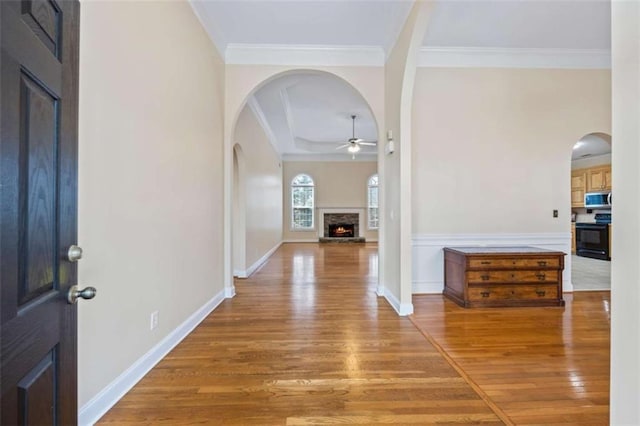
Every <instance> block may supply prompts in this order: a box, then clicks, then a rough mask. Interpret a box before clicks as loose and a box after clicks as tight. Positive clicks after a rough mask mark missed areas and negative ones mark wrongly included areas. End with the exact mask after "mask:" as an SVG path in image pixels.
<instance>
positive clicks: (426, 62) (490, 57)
mask: <svg viewBox="0 0 640 426" xmlns="http://www.w3.org/2000/svg"><path fill="white" fill-rule="evenodd" d="M418 66H419V67H452V68H565V69H611V51H610V50H606V49H532V48H518V49H514V48H485V47H425V46H423V47H422V48H421V49H420V54H419V57H418Z"/></svg>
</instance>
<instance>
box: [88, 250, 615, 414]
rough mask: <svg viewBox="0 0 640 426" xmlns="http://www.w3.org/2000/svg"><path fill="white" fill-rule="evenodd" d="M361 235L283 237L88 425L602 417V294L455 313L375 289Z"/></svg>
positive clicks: (605, 399) (370, 253)
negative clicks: (408, 313)
mask: <svg viewBox="0 0 640 426" xmlns="http://www.w3.org/2000/svg"><path fill="white" fill-rule="evenodd" d="M377 261H378V256H377V246H376V245H375V244H366V245H351V244H322V245H318V244H284V245H283V246H282V247H281V248H280V249H279V250H278V251H277V252H276V253H275V254H274V255H273V256H272V257H271V258H270V259H269V260H268V261H267V263H266V264H265V265H263V266H262V267H261V268H260V269H259V270H258V271H257V272H256V273H255V274H254V275H253V276H252V277H251V278H249V279H247V280H237V281H236V292H237V295H236V297H235V298H233V299H228V300H226V301H225V302H223V303H222V304H221V305H220V306H219V307H218V308H217V309H216V310H215V311H214V312H213V313H212V314H211V315H210V316H209V317H207V319H205V320H204V321H203V323H202V324H201V325H200V326H198V327H197V328H196V330H194V332H193V333H192V334H191V335H189V336H188V337H187V338H186V339H185V340H184V341H183V342H182V343H181V344H180V345H178V346H177V347H176V348H175V349H174V350H173V351H172V352H171V353H170V354H169V355H168V356H167V357H166V358H165V359H164V360H163V361H161V362H160V363H159V364H158V365H157V366H156V367H155V368H154V369H153V370H152V371H151V372H149V374H148V375H147V376H146V377H145V378H144V379H143V380H142V381H140V383H138V385H136V386H135V387H134V388H133V389H132V390H131V391H130V392H129V393H128V394H127V395H126V396H125V397H124V398H123V399H122V400H121V401H120V402H119V403H118V404H117V405H116V406H114V407H113V408H112V409H111V411H109V412H108V413H107V414H106V415H105V416H104V417H103V418H102V419H101V421H100V422H99V423H100V424H117V425H127V424H136V425H137V424H153V425H156V424H180V425H182V424H258V425H285V424H287V425H305V424H335V423H354V424H367V425H370V424H386V423H397V424H423V425H426V424H435V423H438V424H440V423H444V424H447V423H473V424H477V423H482V424H504V423H506V424H580V425H595V424H602V425H604V424H607V423H608V407H609V389H608V388H609V300H610V299H609V293H608V292H597V293H596V292H582V293H576V294H575V295H573V296H572V295H570V294H567V295H565V300H566V301H567V306H566V307H564V308H486V309H463V308H460V307H458V306H457V305H455V304H453V303H452V302H450V301H448V300H445V299H444V298H443V297H442V296H440V295H414V306H415V311H416V314H414V315H413V316H412V317H410V318H402V317H398V316H397V314H396V313H395V311H393V309H392V308H391V307H390V306H389V305H388V303H387V302H386V301H385V300H384V299H383V298H380V297H378V296H377V295H376V294H375V289H376V283H377Z"/></svg>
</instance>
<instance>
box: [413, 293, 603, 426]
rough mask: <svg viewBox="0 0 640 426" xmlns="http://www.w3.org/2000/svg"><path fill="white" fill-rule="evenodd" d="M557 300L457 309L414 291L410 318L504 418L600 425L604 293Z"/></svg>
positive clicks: (454, 305)
mask: <svg viewBox="0 0 640 426" xmlns="http://www.w3.org/2000/svg"><path fill="white" fill-rule="evenodd" d="M564 299H565V300H566V303H567V304H566V307H565V308H564V309H563V308H505V309H495V308H494V309H489V308H485V309H463V308H460V307H459V306H458V305H456V304H455V303H453V302H451V301H449V300H448V299H444V298H443V297H442V296H439V295H414V297H413V303H414V310H415V312H416V313H415V314H414V315H413V316H412V318H411V319H412V321H413V322H414V323H415V324H416V326H418V327H419V328H420V329H421V330H422V331H423V332H424V333H425V335H426V336H427V337H429V338H430V339H432V341H433V342H434V343H435V344H436V345H437V346H439V347H440V348H441V349H442V350H443V351H444V352H445V353H446V356H447V357H449V358H450V359H451V360H452V361H453V363H454V365H456V366H457V367H458V368H459V371H461V372H462V374H463V375H465V376H467V377H468V378H469V379H470V380H471V381H472V383H473V384H475V385H477V387H478V388H479V390H480V392H481V393H484V394H485V395H486V396H487V397H488V398H489V399H490V400H491V402H492V403H494V404H495V405H496V406H497V407H498V410H500V411H502V412H503V413H504V414H505V415H506V416H507V417H508V420H509V422H513V423H514V424H519V425H524V424H575V425H607V424H608V423H609V345H610V340H609V335H610V311H609V307H610V300H611V299H610V292H579V293H573V294H567V293H565V295H564Z"/></svg>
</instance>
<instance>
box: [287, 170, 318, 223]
mask: <svg viewBox="0 0 640 426" xmlns="http://www.w3.org/2000/svg"><path fill="white" fill-rule="evenodd" d="M314 190H315V188H314V184H313V179H312V178H311V176H309V175H305V174H300V175H298V176H296V177H294V178H293V180H292V181H291V228H292V229H294V230H295V229H313V216H314V215H313V211H314V209H313V207H314V198H315V193H314Z"/></svg>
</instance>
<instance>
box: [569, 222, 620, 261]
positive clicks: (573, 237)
mask: <svg viewBox="0 0 640 426" xmlns="http://www.w3.org/2000/svg"><path fill="white" fill-rule="evenodd" d="M609 241H611V239H609ZM609 252H611V247H609ZM575 253H576V224H575V223H572V224H571V254H575Z"/></svg>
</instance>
